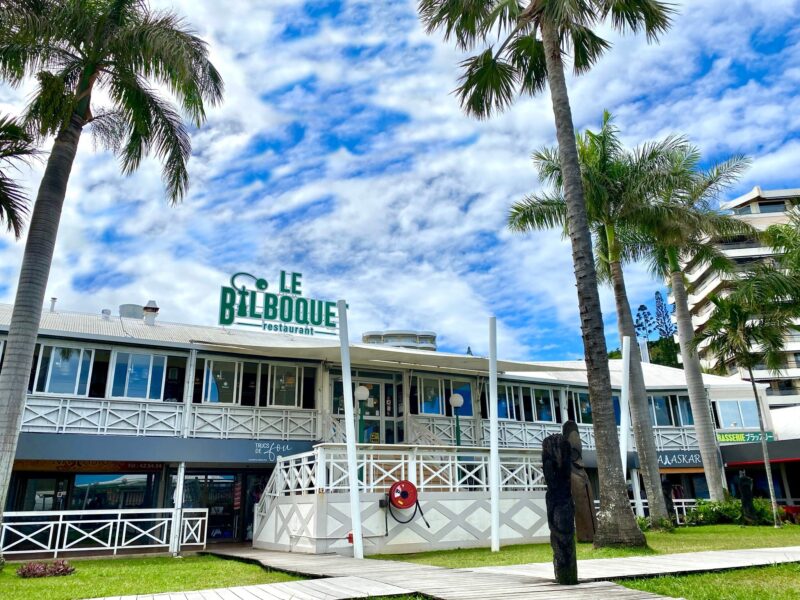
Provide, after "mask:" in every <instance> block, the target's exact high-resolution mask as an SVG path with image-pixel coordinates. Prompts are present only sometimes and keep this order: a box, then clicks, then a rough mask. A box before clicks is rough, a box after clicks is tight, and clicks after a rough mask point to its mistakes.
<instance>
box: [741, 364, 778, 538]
mask: <svg viewBox="0 0 800 600" xmlns="http://www.w3.org/2000/svg"><path fill="white" fill-rule="evenodd" d="M747 372H748V373H749V374H750V385H752V386H753V397H754V398H755V400H756V410H757V411H758V428H759V429H760V430H761V453H762V454H763V455H764V470H765V471H766V472H767V486H768V487H769V501H770V502H771V503H772V520H773V523H774V524H775V527H780V526H781V519H780V517H779V516H778V501H777V500H776V499H775V484H774V483H773V481H772V465H770V464H769V450H768V449H767V431H766V428H765V427H764V407H763V406H761V397H760V396H759V395H758V388H756V380H755V379H753V368H752V367H750V366H748V367H747Z"/></svg>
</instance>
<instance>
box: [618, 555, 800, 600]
mask: <svg viewBox="0 0 800 600" xmlns="http://www.w3.org/2000/svg"><path fill="white" fill-rule="evenodd" d="M617 583H619V584H620V585H624V586H625V587H628V588H633V589H637V590H642V591H645V592H652V593H654V594H662V595H664V596H676V597H680V598H686V600H754V599H756V598H757V599H758V600H789V599H790V598H791V599H792V600H794V599H796V598H800V564H799V563H790V564H785V565H775V566H771V567H753V568H750V569H738V570H735V571H717V572H714V573H700V574H697V575H678V576H666V577H656V578H653V579H628V580H622V581H618V582H617Z"/></svg>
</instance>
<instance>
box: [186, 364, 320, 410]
mask: <svg viewBox="0 0 800 600" xmlns="http://www.w3.org/2000/svg"><path fill="white" fill-rule="evenodd" d="M197 360H202V361H203V367H202V371H203V373H202V377H203V378H202V382H203V385H202V389H201V392H200V404H204V405H220V406H243V407H245V408H251V409H256V408H278V409H281V408H285V409H298V410H316V408H313V409H310V408H303V389H304V386H305V369H306V368H316V365H313V364H306V363H297V362H288V361H265V360H245V359H244V358H239V357H230V356H215V355H202V354H199V355H198V356H197ZM214 361H219V362H225V363H234V395H233V402H211V401H209V399H208V394H209V392H210V387H209V386H208V372H209V365H211V369H212V374H213V364H214ZM245 363H250V364H255V365H257V367H258V368H257V371H256V392H255V398H256V403H255V405H253V406H249V405H245V404H242V390H243V387H242V376H243V373H244V365H245ZM265 367H266V370H267V371H266V376H267V381H266V386H267V392H268V393H267V395H266V401H267V403H266V405H264V406H262V405H261V404H260V401H261V388H262V374H263V373H264V368H265ZM277 367H290V368H294V372H295V385H294V388H295V389H294V404H293V405H289V404H276V403H275V395H276V389H277V388H276V387H275V386H274V385H273V383H274V382H275V380H276V376H275V369H276V368H277ZM315 385H316V384H315Z"/></svg>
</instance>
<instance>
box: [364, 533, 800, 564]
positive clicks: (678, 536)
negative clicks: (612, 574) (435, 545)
mask: <svg viewBox="0 0 800 600" xmlns="http://www.w3.org/2000/svg"><path fill="white" fill-rule="evenodd" d="M646 535H647V544H648V545H647V547H646V548H600V549H594V548H593V547H592V545H591V544H578V559H579V560H580V559H584V558H617V557H621V556H642V555H647V554H672V553H678V552H701V551H703V550H733V549H738V548H767V547H776V546H797V545H800V526H798V525H786V526H785V527H783V528H782V529H774V528H773V527H740V526H738V525H706V526H702V527H679V528H678V529H676V530H675V531H674V532H671V533H663V532H648V533H647V534H646ZM371 558H377V559H382V560H401V561H408V562H414V563H420V564H425V565H435V566H440V567H451V568H459V567H486V566H497V565H518V564H524V563H532V562H550V561H552V560H553V552H552V550H551V549H550V544H548V543H545V544H525V545H519V546H506V547H505V548H503V549H501V550H500V552H497V553H492V552H490V551H489V549H488V548H468V549H461V550H440V551H434V552H420V553H417V554H395V555H380V556H373V557H371Z"/></svg>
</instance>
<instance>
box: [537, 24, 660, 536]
mask: <svg viewBox="0 0 800 600" xmlns="http://www.w3.org/2000/svg"><path fill="white" fill-rule="evenodd" d="M542 41H543V42H544V48H545V61H546V65H547V78H548V82H549V84H550V97H551V100H552V103H553V113H554V115H555V124H556V137H557V139H558V153H559V160H560V161H561V172H562V175H563V178H564V197H565V199H566V203H567V225H568V227H569V237H570V242H571V243H572V262H573V265H574V268H575V280H576V284H577V288H578V307H579V310H580V318H581V333H582V335H583V348H584V355H585V357H586V376H587V379H588V382H589V398H590V401H591V406H592V421H593V424H594V425H593V426H594V436H595V444H596V447H597V470H598V475H599V479H600V510H599V512H598V514H597V534H596V535H595V538H594V540H595V541H594V543H595V546H608V545H630V546H644V545H645V543H646V542H645V538H644V534H643V533H642V532H641V530H640V529H639V527H638V525H637V524H636V520H635V519H634V516H633V511H632V510H631V505H630V501H629V500H628V493H627V486H626V485H625V480H624V478H623V477H622V458H621V455H620V449H619V437H618V436H617V425H616V420H615V418H614V405H613V404H612V402H611V379H610V377H609V372H608V354H607V350H606V339H605V331H604V329H603V314H602V312H601V310H600V294H599V292H598V290H597V274H596V273H595V268H594V255H593V254H592V239H591V235H590V233H589V224H588V220H587V217H586V205H585V203H584V198H583V184H582V182H581V172H580V166H579V163H578V149H577V147H576V145H575V128H574V126H573V123H572V111H571V109H570V105H569V95H568V93H567V83H566V80H565V78H564V63H563V61H562V59H561V45H560V40H559V34H558V30H557V29H556V28H555V27H554V26H552V25H551V24H550V23H546V22H545V23H543V24H542Z"/></svg>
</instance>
